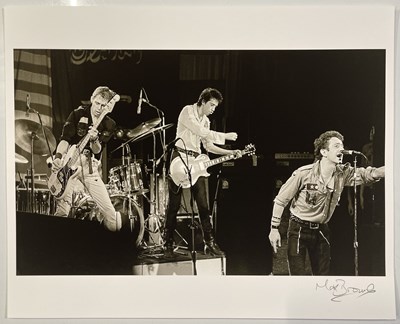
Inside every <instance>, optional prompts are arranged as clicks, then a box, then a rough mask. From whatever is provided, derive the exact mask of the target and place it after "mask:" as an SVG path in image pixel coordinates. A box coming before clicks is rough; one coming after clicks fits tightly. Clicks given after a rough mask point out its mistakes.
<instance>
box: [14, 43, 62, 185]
mask: <svg viewBox="0 0 400 324" xmlns="http://www.w3.org/2000/svg"><path fill="white" fill-rule="evenodd" d="M28 94H29V96H30V107H31V108H32V109H34V110H35V111H37V112H38V113H39V114H40V117H41V120H42V123H43V125H44V126H45V127H47V128H48V129H49V130H50V132H52V129H53V113H52V80H51V59H50V50H42V49H18V50H14V102H15V107H14V112H15V120H21V119H23V120H27V119H28V120H31V121H34V122H35V123H38V127H39V125H40V121H39V116H38V114H36V113H34V112H30V113H29V114H27V113H26V107H27V95H28ZM15 135H16V137H17V138H21V137H23V136H24V134H15ZM17 138H16V139H17ZM25 138H26V137H25ZM50 146H51V148H50V149H51V150H54V149H55V147H52V146H53V145H50ZM15 153H16V157H17V154H18V155H19V156H22V157H25V158H26V160H25V161H26V162H23V163H17V164H16V172H17V174H16V178H17V179H18V180H20V179H21V177H22V178H23V177H24V176H25V174H26V173H27V172H28V171H27V169H29V168H30V166H31V165H32V163H33V165H34V173H35V178H42V177H44V176H45V175H46V174H47V173H48V172H49V169H48V167H47V163H46V158H47V157H48V156H49V154H44V155H39V154H34V156H33V162H32V157H31V155H30V150H27V149H26V147H25V148H22V147H21V146H19V145H18V144H17V140H16V145H15ZM38 184H39V181H37V182H36V183H35V186H37V185H38Z"/></svg>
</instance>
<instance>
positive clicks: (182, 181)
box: [14, 49, 385, 276]
mask: <svg viewBox="0 0 400 324" xmlns="http://www.w3.org/2000/svg"><path fill="white" fill-rule="evenodd" d="M14 61H15V70H14V71H15V87H16V88H15V109H16V113H15V116H16V120H15V145H16V179H15V180H16V208H17V274H19V275H35V274H36V275H74V274H76V275H86V274H88V275H98V274H110V275H114V274H126V275H141V274H154V275H163V274H198V275H201V274H203V273H204V274H206V273H207V274H214V275H270V274H273V275H285V274H289V270H291V272H290V274H292V275H336V276H337V275H350V276H351V275H355V274H356V271H357V274H360V275H364V276H384V275H385V240H384V238H385V236H384V233H385V206H384V198H385V190H384V176H385V173H384V168H382V166H384V154H385V145H384V143H385V142H384V141H385V122H384V121H385V51H384V50H285V51H278V50H275V51H263V50H259V51H254V50H243V51H234V50H226V51H175V50H170V51H149V50H147V51H146V50H48V49H46V50H41V49H34V50H30V49H18V50H15V52H14ZM17 116H21V118H18V117H17ZM320 134H322V135H320ZM317 138H319V141H320V143H317V144H316V142H315V140H316V139H317ZM345 139H346V140H345ZM218 144H219V145H218ZM215 145H217V148H215V147H214V146H215ZM330 145H332V147H330ZM210 147H211V148H210ZM207 149H210V151H208V152H209V154H208V155H206V153H205V152H207ZM86 150H88V151H89V152H86ZM321 150H326V152H325V151H323V152H322V153H321V152H320V151H321ZM331 151H332V153H331ZM88 156H89V157H90V159H89V160H88ZM354 167H356V169H357V170H358V171H357V175H354V174H355V173H354V171H353V170H354ZM325 168H327V171H325ZM90 169H91V170H90ZM310 173H312V174H313V176H315V177H316V179H315V180H311V179H310V178H311V177H312V175H311V174H310ZM325 173H326V174H325ZM339 174H340V176H339ZM30 175H33V177H30ZM357 177H359V178H357ZM32 178H33V181H32V180H31V179H32ZM92 181H93V183H92ZM354 181H355V183H356V186H355V187H354ZM69 182H71V183H69ZM286 182H287V184H286V185H285V186H284V184H285V183H286ZM32 184H33V185H32ZM32 188H33V190H32ZM297 196H298V198H297ZM295 197H296V198H295ZM292 199H293V200H292ZM291 201H292V202H291ZM192 206H193V208H192ZM279 207H281V208H279ZM285 207H288V208H286V209H285ZM280 209H282V210H280ZM203 212H204V213H205V214H204V215H203V214H202V213H203ZM298 215H299V216H298ZM301 217H302V218H301ZM289 221H290V222H291V223H292V226H295V225H296V226H297V227H298V228H297V229H292V230H291V231H292V232H293V231H295V232H297V233H296V235H295V236H294V237H293V239H294V246H293V247H291V248H294V250H295V251H296V253H295V256H296V258H297V257H299V258H301V260H299V261H295V260H294V259H293V260H292V262H293V263H296V264H295V265H294V264H292V262H291V259H290V257H286V255H289V256H292V255H293V251H289V250H288V248H289V246H288V242H287V240H286V236H287V234H286V232H287V230H288V224H289ZM355 221H356V222H357V223H354V222H355ZM293 222H294V223H293ZM355 225H357V227H356V228H355ZM269 227H271V229H272V231H271V234H270V235H274V233H275V234H276V233H280V238H279V240H280V245H283V246H281V247H278V246H276V245H277V244H279V242H275V241H273V238H271V242H270V241H269V240H268V239H267V238H268V237H267V235H268V228H269ZM32 228H36V230H35V231H34V232H33V231H32ZM275 229H276V230H277V231H275ZM307 231H308V233H307ZM118 232H120V235H118ZM111 233H113V234H111ZM302 234H303V235H304V239H303V238H302ZM307 235H311V238H310V240H311V241H310V242H307V239H306V236H307ZM372 237H373V238H374V239H373V240H371V238H372ZM303 240H304V245H303V244H302V243H303ZM354 240H356V241H357V242H359V248H357V249H354V248H353V243H354ZM193 242H194V245H193ZM270 243H271V244H270ZM272 245H275V246H274V248H273V247H272ZM274 249H275V250H274ZM284 250H285V251H284ZM300 250H301V251H303V252H304V255H303V252H301V253H300ZM317 251H321V252H317ZM300 256H301V257H300ZM306 261H307V262H306ZM297 262H301V263H302V264H301V265H300V264H297ZM313 262H314V263H313ZM329 263H330V264H329ZM311 265H312V266H313V267H312V266H311ZM357 265H358V267H357ZM297 267H302V268H301V269H298V268H297ZM296 268H297V269H296ZM296 271H297V272H296Z"/></svg>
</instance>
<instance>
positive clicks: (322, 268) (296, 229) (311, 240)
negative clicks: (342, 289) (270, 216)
mask: <svg viewBox="0 0 400 324" xmlns="http://www.w3.org/2000/svg"><path fill="white" fill-rule="evenodd" d="M287 236H288V249H287V254H288V264H289V274H290V275H300V276H301V275H307V271H306V256H307V253H308V256H309V258H310V263H311V270H312V274H313V275H317V276H318V275H320V276H324V275H329V270H330V260H331V253H330V242H329V239H330V233H329V227H328V224H320V226H319V228H317V229H311V228H309V227H307V226H303V225H302V224H299V223H298V222H296V221H294V220H292V219H290V220H289V227H288V232H287Z"/></svg>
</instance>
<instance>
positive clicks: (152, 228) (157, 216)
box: [131, 88, 173, 256]
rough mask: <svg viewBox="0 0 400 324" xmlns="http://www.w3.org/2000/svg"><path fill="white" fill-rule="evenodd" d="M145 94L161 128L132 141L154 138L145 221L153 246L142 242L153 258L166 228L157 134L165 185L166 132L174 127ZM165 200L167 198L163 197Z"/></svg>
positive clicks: (162, 243)
mask: <svg viewBox="0 0 400 324" xmlns="http://www.w3.org/2000/svg"><path fill="white" fill-rule="evenodd" d="M141 90H142V91H143V92H144V95H145V98H141V99H142V102H145V103H146V104H147V105H148V106H150V107H151V108H153V109H155V110H156V111H157V114H158V116H159V117H160V121H161V126H159V127H157V128H155V126H157V125H158V124H159V123H158V124H157V125H152V126H153V127H149V129H147V130H146V131H145V132H141V134H140V132H138V133H137V134H135V135H136V136H135V137H133V138H132V139H131V140H132V141H139V140H142V139H145V138H147V137H149V136H150V135H151V136H152V138H153V156H152V159H149V161H151V163H152V168H151V176H150V181H151V183H150V201H149V203H150V214H149V215H148V217H147V219H146V220H145V229H146V231H147V232H148V233H149V236H150V239H151V241H152V242H149V243H150V244H151V245H150V246H149V245H148V244H146V242H144V241H143V242H142V248H143V249H144V250H147V253H149V254H151V255H152V256H155V255H156V253H157V250H159V249H161V250H163V245H164V241H163V238H162V232H163V228H164V221H163V218H164V215H165V211H164V212H163V213H162V214H161V213H160V209H159V207H160V206H159V205H158V203H157V196H158V182H157V174H156V167H157V165H158V164H157V159H156V134H161V136H160V141H161V145H162V149H163V154H162V156H163V157H164V159H163V161H164V163H163V171H162V185H163V186H164V185H165V183H166V182H165V179H166V163H165V162H166V154H165V152H166V145H165V144H166V140H165V130H166V129H168V128H170V127H172V126H173V124H168V125H165V116H164V112H163V111H162V110H161V109H159V108H158V107H156V106H155V105H153V104H151V103H150V101H149V98H148V97H147V93H146V90H145V89H144V88H142V89H141ZM146 198H147V197H146ZM163 198H165V197H163ZM165 205H166V202H165V201H164V204H163V207H164V206H165ZM157 234H158V235H159V236H158V237H156V238H153V235H157Z"/></svg>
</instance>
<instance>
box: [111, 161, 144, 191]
mask: <svg viewBox="0 0 400 324" xmlns="http://www.w3.org/2000/svg"><path fill="white" fill-rule="evenodd" d="M109 179H110V181H109V184H108V186H109V188H111V190H112V192H110V193H111V194H114V193H116V191H118V193H126V194H127V193H135V194H142V193H144V192H147V191H148V190H146V189H145V188H144V184H143V174H142V167H141V165H140V164H139V163H137V162H133V163H130V164H127V165H119V166H116V167H114V168H112V169H110V175H109Z"/></svg>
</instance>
